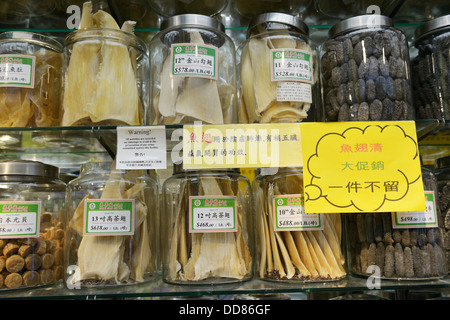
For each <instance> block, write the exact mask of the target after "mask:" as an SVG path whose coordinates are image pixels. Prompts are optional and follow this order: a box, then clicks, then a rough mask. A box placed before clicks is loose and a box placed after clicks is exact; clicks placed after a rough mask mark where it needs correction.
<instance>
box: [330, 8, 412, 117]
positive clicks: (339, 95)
mask: <svg viewBox="0 0 450 320" xmlns="http://www.w3.org/2000/svg"><path fill="white" fill-rule="evenodd" d="M328 35H329V39H328V40H327V41H326V42H325V43H324V45H323V47H322V58H321V75H322V85H323V99H324V109H325V120H326V121H352V120H356V121H369V120H374V121H380V120H414V118H415V114H414V107H413V104H412V91H411V86H412V84H411V77H410V68H409V52H408V44H407V41H406V37H405V35H404V34H403V33H402V32H401V31H400V30H398V29H397V28H395V27H394V26H393V22H392V20H391V19H390V18H389V17H386V16H382V15H372V14H370V15H362V16H356V17H352V18H349V19H346V20H343V21H340V22H338V23H337V24H335V25H334V26H333V27H332V28H331V29H330V31H329V33H328Z"/></svg>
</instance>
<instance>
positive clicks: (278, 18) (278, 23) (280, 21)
mask: <svg viewBox="0 0 450 320" xmlns="http://www.w3.org/2000/svg"><path fill="white" fill-rule="evenodd" d="M268 22H271V23H273V24H274V25H273V28H277V29H279V28H283V27H284V29H285V28H287V26H288V27H293V28H294V29H296V30H297V31H298V32H301V33H304V34H306V35H308V34H309V28H308V26H307V25H306V23H304V22H303V21H302V20H300V19H299V18H297V17H296V16H292V15H290V14H286V13H281V12H266V13H262V14H259V15H257V16H256V17H254V18H253V19H252V20H251V21H250V23H249V25H248V29H247V36H249V34H250V33H251V32H252V30H253V29H254V28H256V27H258V26H259V25H261V24H263V23H268Z"/></svg>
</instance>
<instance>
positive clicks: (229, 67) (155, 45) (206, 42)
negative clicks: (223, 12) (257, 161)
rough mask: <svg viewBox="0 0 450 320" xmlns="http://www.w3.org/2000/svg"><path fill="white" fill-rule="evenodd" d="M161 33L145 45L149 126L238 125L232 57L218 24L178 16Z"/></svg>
mask: <svg viewBox="0 0 450 320" xmlns="http://www.w3.org/2000/svg"><path fill="white" fill-rule="evenodd" d="M160 29H161V31H160V32H159V33H158V34H157V35H155V36H154V37H153V39H152V40H151V42H150V44H149V48H150V54H151V56H150V61H151V70H150V84H151V92H150V103H151V110H150V122H149V123H151V124H181V123H188V124H193V123H194V122H195V121H201V122H204V123H207V124H223V123H237V113H236V63H235V60H236V54H235V47H234V43H233V41H232V40H231V38H230V37H228V36H227V35H226V34H225V27H224V26H223V24H222V23H220V22H219V21H218V20H217V19H215V18H212V17H209V16H204V15H199V14H182V15H177V16H173V17H170V18H168V19H166V20H164V21H163V22H162V23H161V27H160Z"/></svg>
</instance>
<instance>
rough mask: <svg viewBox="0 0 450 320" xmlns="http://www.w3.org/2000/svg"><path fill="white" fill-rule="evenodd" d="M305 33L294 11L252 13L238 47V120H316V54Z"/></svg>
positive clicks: (306, 31) (261, 121) (318, 112)
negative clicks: (244, 39)
mask: <svg viewBox="0 0 450 320" xmlns="http://www.w3.org/2000/svg"><path fill="white" fill-rule="evenodd" d="M308 35H309V29H308V26H307V25H306V24H305V23H304V22H303V21H302V20H300V19H298V18H297V17H295V16H291V15H288V14H284V13H264V14H261V15H258V16H256V17H255V18H253V19H252V21H251V22H250V24H249V27H248V30H247V40H246V41H244V43H243V44H242V45H241V46H240V47H239V49H238V64H239V72H240V77H239V122H240V123H270V122H300V121H304V120H307V121H319V120H320V106H321V98H320V86H319V64H318V54H317V49H316V47H315V45H314V43H313V42H312V41H311V39H310V38H309V36H308Z"/></svg>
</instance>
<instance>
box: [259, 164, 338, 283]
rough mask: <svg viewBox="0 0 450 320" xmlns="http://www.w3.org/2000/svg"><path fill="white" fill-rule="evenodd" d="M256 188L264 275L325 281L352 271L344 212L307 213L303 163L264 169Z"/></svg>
mask: <svg viewBox="0 0 450 320" xmlns="http://www.w3.org/2000/svg"><path fill="white" fill-rule="evenodd" d="M252 189H253V201H254V204H255V205H254V210H255V230H256V243H255V248H256V252H257V253H258V255H257V257H256V260H255V265H256V271H255V272H256V274H257V276H258V277H259V278H260V279H263V280H273V281H286V282H296V281H297V282H298V281H317V282H320V281H332V280H340V279H343V278H344V277H345V276H346V275H347V272H346V267H345V257H344V252H343V251H342V250H341V244H342V243H343V240H342V237H343V235H342V224H341V215H340V214H339V213H320V214H312V213H311V214H308V213H305V210H304V193H303V170H302V168H301V167H289V168H279V169H278V172H276V173H271V172H268V173H265V172H264V170H261V173H260V174H259V175H258V176H257V177H256V178H255V179H254V180H253V185H252Z"/></svg>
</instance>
